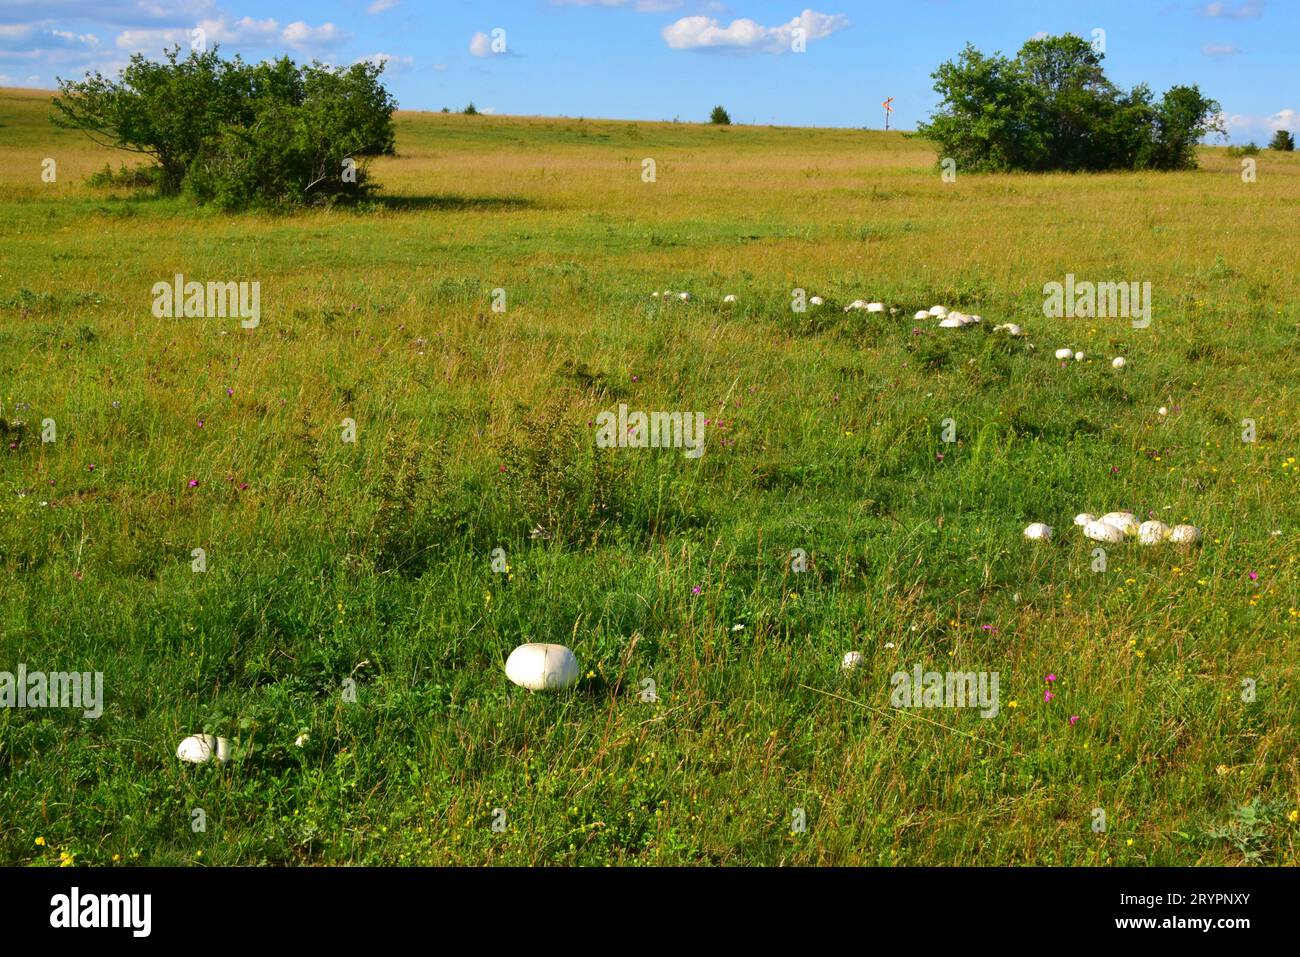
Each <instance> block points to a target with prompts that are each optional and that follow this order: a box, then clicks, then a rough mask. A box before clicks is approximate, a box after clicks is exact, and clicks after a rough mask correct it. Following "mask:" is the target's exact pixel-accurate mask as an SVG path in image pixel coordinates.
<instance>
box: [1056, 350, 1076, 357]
mask: <svg viewBox="0 0 1300 957" xmlns="http://www.w3.org/2000/svg"><path fill="white" fill-rule="evenodd" d="M1056 358H1058V359H1072V358H1074V350H1073V349H1057V350H1056Z"/></svg>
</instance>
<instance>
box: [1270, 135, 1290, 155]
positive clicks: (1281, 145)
mask: <svg viewBox="0 0 1300 957" xmlns="http://www.w3.org/2000/svg"><path fill="white" fill-rule="evenodd" d="M1268 148H1269V149H1271V150H1280V151H1281V152H1283V153H1291V152H1294V151H1295V137H1294V136H1292V135H1291V134H1290V133H1289V132H1287V131H1286V130H1278V131H1277V132H1276V133H1274V134H1273V138H1272V139H1271V140H1269V143H1268Z"/></svg>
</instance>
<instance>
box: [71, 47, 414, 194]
mask: <svg viewBox="0 0 1300 957" xmlns="http://www.w3.org/2000/svg"><path fill="white" fill-rule="evenodd" d="M179 53H180V48H179V47H176V48H173V49H171V50H168V51H166V53H165V60H164V62H162V63H155V62H153V61H151V60H147V59H145V57H143V56H142V55H140V54H138V53H137V54H135V55H133V56H132V57H131V59H130V62H129V63H128V65H127V66H126V68H125V69H124V70H122V72H121V74H120V75H119V77H118V79H117V80H110V79H108V78H106V77H105V76H103V75H102V74H100V73H93V74H87V76H86V78H85V79H84V80H80V81H70V80H60V81H59V95H58V96H57V97H55V98H54V101H53V106H54V112H53V114H51V117H50V119H51V120H52V121H53V122H54V124H55V125H56V126H62V127H65V128H68V129H74V130H81V131H82V132H84V133H86V134H87V135H88V136H89V137H90V138H91V139H92V140H94V141H95V142H97V143H100V144H102V145H104V146H110V147H113V148H115V149H121V150H127V151H129V152H134V153H140V154H142V155H144V156H148V157H150V158H152V159H153V161H154V163H155V164H156V169H157V175H156V177H155V179H156V182H157V183H158V186H159V188H160V189H161V190H162V192H164V193H178V192H181V191H182V190H184V191H186V192H188V193H190V194H191V195H192V196H194V197H195V198H196V199H198V200H199V201H200V202H205V203H207V202H212V203H216V204H218V205H220V206H223V207H225V208H241V207H246V206H293V205H302V204H305V203H314V202H320V201H323V200H332V199H335V198H338V197H343V196H349V195H350V196H357V195H360V194H362V193H364V192H366V191H367V190H368V189H370V188H373V184H372V183H368V181H367V176H366V170H365V166H364V161H365V159H366V158H368V157H371V156H379V155H387V154H392V153H393V152H394V151H395V141H394V134H393V120H392V115H393V110H394V109H395V108H396V106H397V104H396V102H395V101H394V100H393V98H392V96H391V95H389V93H388V91H387V90H385V89H384V87H383V86H382V85H381V84H380V82H379V75H380V73H382V72H383V65H382V64H375V63H371V62H368V61H363V62H361V63H357V64H354V65H353V66H350V67H346V68H331V67H326V66H323V65H321V64H319V63H315V64H312V65H311V66H298V65H297V64H295V63H293V61H291V60H289V59H288V58H287V57H282V58H281V59H278V60H274V61H270V62H266V63H259V64H256V65H253V64H248V63H245V62H244V61H243V60H241V59H240V58H239V57H235V58H234V59H233V60H222V59H221V58H220V57H219V56H218V54H217V48H216V47H215V46H214V47H213V48H212V49H211V50H208V51H206V52H203V53H199V52H197V51H193V52H191V53H190V55H189V56H188V57H187V58H185V59H184V60H181V59H179Z"/></svg>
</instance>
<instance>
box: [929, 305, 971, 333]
mask: <svg viewBox="0 0 1300 957" xmlns="http://www.w3.org/2000/svg"><path fill="white" fill-rule="evenodd" d="M912 318H913V319H915V320H916V321H917V322H923V321H924V320H926V319H938V320H939V328H940V329H964V328H965V327H966V326H973V325H975V324H976V323H980V322H983V321H984V317H983V316H972V315H968V314H967V313H964V312H958V311H957V310H955V309H953V310H949V309H948V307H947V306H931V307H930V308H929V309H922V310H921V311H920V312H918V313H917V314H916V315H915V316H913V317H912Z"/></svg>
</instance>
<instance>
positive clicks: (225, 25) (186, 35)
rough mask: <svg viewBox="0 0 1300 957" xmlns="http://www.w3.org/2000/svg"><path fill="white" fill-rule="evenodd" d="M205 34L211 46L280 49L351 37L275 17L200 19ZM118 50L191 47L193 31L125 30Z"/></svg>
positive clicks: (333, 29) (328, 43)
mask: <svg viewBox="0 0 1300 957" xmlns="http://www.w3.org/2000/svg"><path fill="white" fill-rule="evenodd" d="M196 26H197V28H198V29H200V30H202V31H203V33H204V38H205V39H206V41H207V43H208V44H214V43H222V44H226V45H227V46H240V47H277V46H279V45H280V44H286V45H288V46H291V47H293V48H294V49H296V50H309V49H321V48H324V47H331V46H336V45H338V44H339V43H342V42H343V41H344V40H347V39H348V36H349V35H348V34H347V33H345V32H344V31H342V30H340V29H339V28H338V27H336V26H335V25H334V24H332V23H322V24H321V25H320V26H318V27H313V26H310V25H309V24H306V23H304V22H303V21H301V20H296V21H294V22H293V23H290V24H288V25H287V26H285V27H283V28H281V26H280V24H279V23H278V22H277V21H276V20H275V19H273V18H271V17H268V18H267V19H265V20H254V19H253V18H252V17H241V18H240V19H238V20H229V19H227V18H226V17H224V16H223V17H221V18H220V19H216V20H200V21H199V22H198V24H197V25H196ZM116 43H117V48H118V49H119V50H129V51H131V52H137V51H139V52H144V53H152V52H155V51H158V50H161V49H163V48H164V47H170V46H174V45H176V44H180V45H181V47H182V48H186V47H188V46H189V44H190V28H189V27H177V28H174V29H162V30H123V31H122V32H121V33H120V34H118V36H117V40H116Z"/></svg>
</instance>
